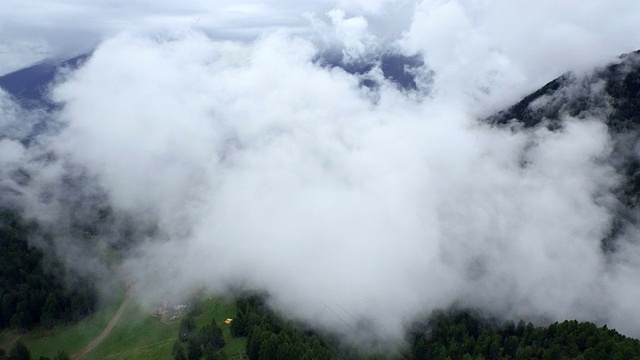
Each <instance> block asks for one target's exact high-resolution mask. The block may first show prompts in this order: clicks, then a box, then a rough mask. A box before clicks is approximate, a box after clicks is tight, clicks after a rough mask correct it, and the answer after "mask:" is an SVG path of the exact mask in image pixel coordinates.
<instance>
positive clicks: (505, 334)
mask: <svg viewBox="0 0 640 360" xmlns="http://www.w3.org/2000/svg"><path fill="white" fill-rule="evenodd" d="M412 356H413V358H414V359H469V358H473V359H475V358H480V359H518V360H520V359H573V358H580V357H583V358H584V359H585V360H587V359H616V358H617V359H640V341H638V340H636V339H631V338H627V337H625V336H623V335H621V334H619V333H617V332H616V331H615V330H609V329H607V327H606V326H604V327H602V328H598V327H597V326H596V325H594V324H592V323H579V322H577V321H575V320H573V321H564V322H561V323H553V324H551V325H549V326H548V327H535V326H533V325H532V324H530V323H529V324H527V325H525V324H524V323H523V322H520V323H519V324H518V325H517V326H515V325H514V324H513V323H508V324H502V325H496V324H494V323H493V322H491V321H488V320H486V319H482V318H480V317H479V316H477V315H472V314H471V313H469V312H458V313H452V314H445V313H443V312H437V313H435V314H434V315H433V316H432V318H431V319H430V320H429V321H428V322H427V323H426V324H425V325H423V327H422V330H421V331H418V332H415V333H414V336H413V341H412Z"/></svg>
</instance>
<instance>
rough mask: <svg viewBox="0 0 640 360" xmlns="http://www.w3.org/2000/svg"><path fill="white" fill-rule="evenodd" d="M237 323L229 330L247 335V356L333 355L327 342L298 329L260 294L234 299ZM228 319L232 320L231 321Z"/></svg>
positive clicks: (254, 359) (265, 358)
mask: <svg viewBox="0 0 640 360" xmlns="http://www.w3.org/2000/svg"><path fill="white" fill-rule="evenodd" d="M236 302H237V308H238V315H237V317H236V319H234V321H233V323H236V322H237V323H238V324H239V325H237V326H236V328H235V330H234V329H233V328H232V333H233V334H234V335H235V336H239V335H240V336H242V335H243V334H246V335H247V349H246V353H247V357H248V358H249V359H250V360H270V359H282V360H287V359H290V360H295V359H307V358H308V359H332V358H336V357H337V356H336V354H334V353H333V352H332V351H331V349H329V347H328V346H327V344H326V343H325V342H324V341H323V340H321V339H320V338H319V337H318V336H317V335H315V334H313V332H310V331H301V330H298V329H297V328H296V327H295V326H293V324H292V323H290V322H286V321H284V320H283V319H282V318H280V317H279V316H277V315H276V314H275V313H273V312H272V311H271V310H269V309H268V308H267V306H266V305H265V304H264V300H263V297H262V296H259V295H249V296H245V297H242V298H239V299H237V300H236ZM233 323H232V324H233Z"/></svg>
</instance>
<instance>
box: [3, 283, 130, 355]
mask: <svg viewBox="0 0 640 360" xmlns="http://www.w3.org/2000/svg"><path fill="white" fill-rule="evenodd" d="M123 297H124V287H123V288H121V289H120V294H119V296H118V297H117V298H116V299H115V300H114V301H113V302H112V303H111V304H108V305H107V306H106V307H104V308H103V309H102V310H100V311H98V312H96V313H94V314H92V315H90V316H88V317H86V318H85V319H83V320H81V321H80V322H78V323H76V324H73V325H61V326H56V327H54V328H52V329H45V328H43V327H36V328H34V329H33V330H31V331H29V332H27V333H24V334H19V333H17V332H15V331H13V330H5V331H2V332H0V348H3V349H5V350H6V351H8V350H9V348H10V347H11V345H12V344H13V342H14V341H15V340H17V339H20V340H21V341H22V342H24V343H25V345H27V347H28V348H29V350H30V351H31V355H32V358H35V359H37V358H38V357H40V356H50V357H51V356H54V355H55V354H56V353H57V352H58V351H59V350H63V351H65V352H66V353H68V354H73V353H75V352H77V351H78V350H80V349H82V348H83V347H84V346H85V345H86V344H88V343H89V342H90V341H91V340H92V339H93V338H95V337H96V336H98V335H99V334H100V333H101V332H102V330H103V329H104V328H105V326H106V325H107V323H108V322H109V319H111V317H112V316H113V315H114V314H115V312H116V310H117V309H118V306H119V305H120V303H121V302H122V299H123Z"/></svg>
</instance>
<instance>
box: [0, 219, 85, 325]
mask: <svg viewBox="0 0 640 360" xmlns="http://www.w3.org/2000/svg"><path fill="white" fill-rule="evenodd" d="M38 231H39V228H38V225H37V224H36V223H34V222H26V221H24V220H23V219H22V217H21V216H20V215H19V214H18V213H17V212H15V211H12V210H7V209H0V329H4V328H14V329H17V330H20V331H26V330H28V329H31V328H33V327H34V326H36V325H38V324H42V325H44V326H45V327H52V326H54V325H56V324H58V323H62V322H71V321H77V320H79V319H81V318H83V317H84V316H86V315H88V314H90V313H92V312H93V311H94V310H95V308H96V304H97V302H98V295H97V291H96V289H95V287H94V286H93V284H91V283H90V282H89V281H88V280H86V279H82V278H81V277H78V279H79V280H78V281H75V283H74V286H73V288H71V287H70V286H68V285H65V282H64V279H61V278H60V277H56V276H54V275H53V274H64V273H65V272H66V271H67V270H66V269H65V268H64V266H63V265H62V264H61V263H60V262H58V261H56V260H55V259H48V260H50V261H49V262H48V266H47V268H46V269H45V266H44V254H43V252H42V251H41V250H39V249H37V248H34V247H32V246H30V245H29V242H28V239H29V237H30V236H32V235H34V234H36V233H37V232H38Z"/></svg>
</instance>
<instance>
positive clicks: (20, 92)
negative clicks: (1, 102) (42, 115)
mask: <svg viewBox="0 0 640 360" xmlns="http://www.w3.org/2000/svg"><path fill="white" fill-rule="evenodd" d="M88 57H89V54H84V55H80V56H76V57H74V58H72V59H68V60H64V61H59V62H55V61H50V60H49V61H44V62H41V63H38V64H36V65H32V66H29V67H27V68H24V69H20V70H17V71H14V72H12V73H9V74H6V75H3V76H0V88H2V89H4V90H5V91H6V92H8V93H9V94H11V95H12V96H13V97H14V98H15V99H16V101H18V103H19V104H20V105H21V106H22V107H24V108H27V109H33V108H45V109H52V108H53V107H55V104H53V103H52V102H51V100H50V99H49V98H48V97H47V91H48V90H49V86H50V85H51V83H52V82H53V80H54V79H55V77H56V75H57V74H58V72H59V71H60V69H62V68H71V69H76V68H78V67H79V66H80V65H81V64H82V63H83V62H84V61H85V60H86V59H87V58H88Z"/></svg>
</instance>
